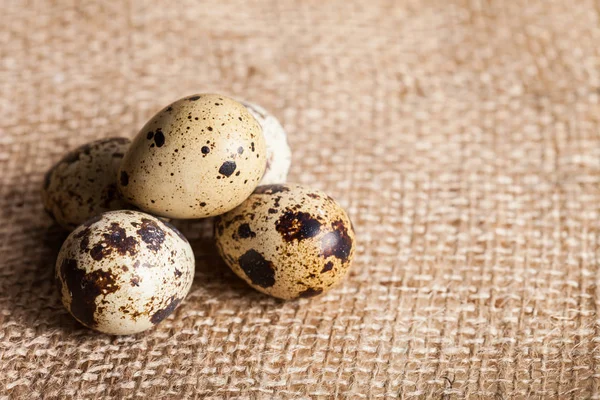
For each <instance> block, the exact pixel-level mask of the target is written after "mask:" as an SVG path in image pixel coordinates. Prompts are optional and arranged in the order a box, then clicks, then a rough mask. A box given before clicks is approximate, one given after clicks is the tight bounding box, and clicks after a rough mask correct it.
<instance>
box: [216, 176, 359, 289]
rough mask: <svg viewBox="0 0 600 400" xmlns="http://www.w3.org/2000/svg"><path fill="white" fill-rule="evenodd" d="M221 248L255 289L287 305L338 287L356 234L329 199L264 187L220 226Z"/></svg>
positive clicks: (308, 192) (220, 219)
mask: <svg viewBox="0 0 600 400" xmlns="http://www.w3.org/2000/svg"><path fill="white" fill-rule="evenodd" d="M215 237H216V242H217V248H218V250H219V253H220V254H221V256H222V258H223V259H224V261H225V262H226V264H227V265H228V266H229V267H230V268H231V269H232V270H233V272H235V273H236V274H237V275H238V276H239V277H240V278H242V279H243V280H245V281H246V282H247V283H248V284H249V285H250V286H252V287H253V288H255V289H257V290H259V291H261V292H263V293H266V294H269V295H271V296H275V297H278V298H281V299H294V298H297V297H312V296H316V295H318V294H321V293H323V292H324V291H326V290H328V289H329V288H330V287H332V286H333V285H335V284H336V283H338V282H339V281H340V280H341V279H342V278H343V277H344V276H345V275H346V272H347V271H348V268H349V267H350V263H351V261H352V257H353V254H354V247H355V238H354V229H353V227H352V224H351V222H350V219H349V218H348V215H347V214H346V212H345V211H344V210H343V209H342V208H341V207H340V205H339V204H338V203H336V202H335V201H334V200H333V199H332V198H331V197H330V196H328V195H327V194H325V193H323V192H321V191H318V190H314V189H309V188H305V187H302V186H299V185H294V184H285V185H276V184H275V185H264V186H259V187H258V188H257V189H256V190H255V192H254V193H253V194H252V195H251V196H250V197H248V199H246V201H244V202H243V203H242V204H241V205H240V206H238V207H236V208H235V209H233V210H231V211H229V212H228V213H226V214H224V215H221V216H219V217H217V218H216V220H215Z"/></svg>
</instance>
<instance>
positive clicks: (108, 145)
mask: <svg viewBox="0 0 600 400" xmlns="http://www.w3.org/2000/svg"><path fill="white" fill-rule="evenodd" d="M129 143H130V141H129V139H126V138H110V139H102V140H98V141H95V142H91V143H88V144H85V145H83V146H81V147H79V148H77V149H75V150H74V151H72V152H70V153H69V154H67V155H66V156H65V157H63V159H62V160H60V161H59V162H58V163H57V164H56V165H54V166H53V167H52V168H51V169H50V170H49V171H48V172H47V173H46V177H45V179H44V186H43V188H42V201H43V203H44V208H45V209H46V211H47V212H48V214H49V215H50V216H51V217H52V218H53V219H54V220H55V221H56V222H57V223H58V224H59V225H61V226H62V227H63V228H65V229H67V230H72V229H74V228H75V227H76V226H77V225H79V224H81V223H82V222H84V221H85V220H87V219H89V218H91V217H93V216H95V215H98V214H100V213H103V212H105V211H110V210H118V209H123V208H128V205H127V203H126V202H125V200H124V199H123V198H122V197H121V195H120V194H119V191H118V190H117V172H118V169H119V165H120V163H121V160H122V158H123V155H124V154H125V151H126V150H127V148H128V147H129Z"/></svg>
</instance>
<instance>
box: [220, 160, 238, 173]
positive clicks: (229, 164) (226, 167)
mask: <svg viewBox="0 0 600 400" xmlns="http://www.w3.org/2000/svg"><path fill="white" fill-rule="evenodd" d="M235 168H236V165H235V161H225V162H224V163H223V165H221V168H219V173H220V174H221V175H225V176H227V177H229V176H231V174H233V172H234V171H235Z"/></svg>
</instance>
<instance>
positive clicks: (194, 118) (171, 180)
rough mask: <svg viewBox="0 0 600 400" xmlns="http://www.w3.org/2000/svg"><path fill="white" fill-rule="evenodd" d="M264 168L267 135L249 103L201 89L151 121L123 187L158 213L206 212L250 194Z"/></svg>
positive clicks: (123, 174)
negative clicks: (247, 105) (263, 133)
mask: <svg viewBox="0 0 600 400" xmlns="http://www.w3.org/2000/svg"><path fill="white" fill-rule="evenodd" d="M265 167H266V149H265V140H264V137H263V135H262V133H261V128H260V125H259V124H258V122H257V121H256V119H255V118H254V117H252V115H251V114H250V113H249V112H248V110H247V109H246V108H245V107H244V106H243V105H242V104H241V103H239V102H237V101H235V100H233V99H230V98H228V97H225V96H222V95H218V94H198V95H194V96H189V97H186V98H183V99H181V100H178V101H176V102H174V103H172V104H170V105H169V106H167V107H165V108H164V109H163V110H161V111H160V112H159V113H158V114H156V115H155V116H154V117H152V119H150V121H148V123H146V125H145V126H144V127H143V128H142V130H141V131H140V133H139V134H138V135H137V136H136V137H135V139H134V140H133V142H132V144H131V146H130V147H129V150H128V151H127V153H125V157H124V158H123V163H122V164H121V169H120V175H119V190H120V191H121V193H122V194H123V195H124V197H125V198H126V199H127V200H128V201H130V202H131V203H133V204H134V205H136V206H138V207H139V208H140V209H142V210H145V211H148V212H151V213H153V214H156V215H161V216H165V217H172V218H204V217H210V216H213V215H218V214H222V213H224V212H226V211H229V210H231V209H232V208H234V207H236V206H237V205H239V204H240V203H241V202H242V201H244V200H245V199H246V198H247V197H248V196H249V195H250V194H251V193H252V191H253V190H254V189H255V188H256V186H257V185H258V183H259V182H260V180H261V178H262V176H263V173H264V171H265Z"/></svg>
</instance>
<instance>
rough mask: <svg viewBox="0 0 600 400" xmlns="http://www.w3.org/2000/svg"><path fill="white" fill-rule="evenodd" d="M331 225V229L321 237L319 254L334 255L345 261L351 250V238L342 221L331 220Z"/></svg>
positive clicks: (324, 255)
mask: <svg viewBox="0 0 600 400" xmlns="http://www.w3.org/2000/svg"><path fill="white" fill-rule="evenodd" d="M331 227H332V229H333V231H332V232H329V233H327V234H326V235H325V236H323V237H322V238H321V255H322V256H323V257H325V258H327V257H330V256H334V257H336V258H338V259H340V260H341V261H342V262H346V261H348V257H349V256H350V251H351V250H352V239H351V238H350V236H349V235H348V230H347V229H346V226H345V225H344V223H343V222H342V221H335V222H333V223H332V224H331Z"/></svg>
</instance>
